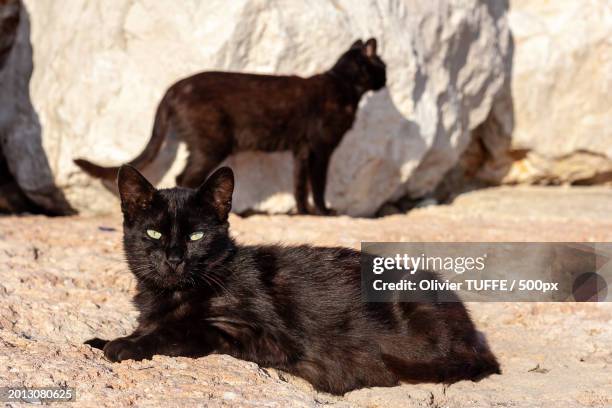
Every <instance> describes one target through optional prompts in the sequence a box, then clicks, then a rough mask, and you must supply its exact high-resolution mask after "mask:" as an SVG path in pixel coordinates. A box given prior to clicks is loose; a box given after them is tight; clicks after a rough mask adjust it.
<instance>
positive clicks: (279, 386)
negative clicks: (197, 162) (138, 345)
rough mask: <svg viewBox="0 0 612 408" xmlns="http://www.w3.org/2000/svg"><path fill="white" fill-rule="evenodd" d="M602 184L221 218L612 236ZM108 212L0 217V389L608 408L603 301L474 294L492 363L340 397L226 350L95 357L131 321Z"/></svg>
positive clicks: (375, 233) (251, 402) (609, 194)
mask: <svg viewBox="0 0 612 408" xmlns="http://www.w3.org/2000/svg"><path fill="white" fill-rule="evenodd" d="M611 209H612V190H610V189H597V188H585V189H578V188H573V189H569V190H568V189H562V188H548V189H544V188H515V189H512V188H501V189H491V190H483V191H479V192H474V193H470V194H466V195H463V196H461V197H459V198H458V199H457V200H456V201H455V202H454V203H453V204H452V205H450V206H438V207H428V208H423V209H417V210H415V211H413V212H411V213H410V214H408V215H396V216H392V217H386V218H383V219H351V218H348V217H335V218H319V217H288V216H274V217H268V216H254V217H250V218H239V217H232V219H231V223H232V231H233V234H234V236H235V237H236V238H237V239H238V240H239V241H240V242H244V243H246V242H248V243H257V242H284V243H302V242H307V243H313V244H319V245H343V246H349V247H355V248H358V247H359V244H360V242H361V241H612V211H611ZM120 222H121V220H120V216H119V214H116V215H113V216H107V217H103V218H79V217H73V218H63V219H60V218H55V219H50V218H44V217H4V218H0V266H1V267H2V269H1V274H2V275H1V279H0V387H1V386H21V385H25V386H51V385H68V386H74V387H76V388H77V401H78V402H77V404H76V405H75V406H91V407H101V406H104V407H106V406H108V407H115V406H130V405H132V406H156V407H165V406H253V407H255V406H257V407H260V406H261V407H263V406H265V407H289V406H296V407H315V406H336V407H421V406H422V407H459V406H461V407H465V406H467V407H482V406H495V407H552V406H554V407H577V406H589V407H610V406H612V353H611V348H612V347H611V346H612V326H611V325H610V320H611V318H612V304H609V303H608V304H570V303H564V304H560V303H556V304H553V303H548V304H543V303H539V304H535V303H522V304H520V303H513V304H510V303H472V304H470V305H469V307H470V309H471V311H472V314H473V316H474V320H475V321H476V323H477V325H478V327H479V329H480V330H482V331H484V332H485V333H486V334H487V337H488V340H489V343H490V345H491V347H492V348H493V350H494V351H495V353H496V354H497V355H498V357H499V359H500V361H501V364H502V367H503V371H504V373H503V374H502V375H499V376H493V377H490V378H488V379H485V380H483V381H481V382H479V383H471V382H461V383H457V384H454V385H452V386H450V387H444V386H442V385H435V384H424V385H407V384H406V385H402V386H399V387H394V388H374V389H364V390H359V391H354V392H352V393H349V394H347V395H345V396H344V397H342V398H338V397H333V396H330V395H327V394H323V393H317V392H314V391H313V390H312V388H311V387H310V385H308V384H307V383H306V382H304V381H303V380H300V379H298V378H295V377H292V376H290V375H287V374H285V373H282V372H277V371H275V370H271V369H265V368H260V367H258V366H257V365H255V364H252V363H247V362H243V361H240V360H236V359H233V358H231V357H228V356H209V357H205V358H200V359H197V360H192V359H187V358H169V357H161V356H156V357H155V358H154V359H153V360H152V361H144V362H131V361H130V362H123V363H121V364H113V363H110V362H108V361H106V360H105V359H104V358H103V356H102V353H101V352H100V351H98V350H93V349H91V348H89V347H88V346H84V345H82V342H83V341H84V340H86V339H88V338H90V337H93V336H95V335H97V336H100V337H106V338H113V337H116V336H119V335H124V334H126V333H128V332H130V331H131V329H132V328H133V326H134V321H135V317H136V314H135V311H134V309H133V307H132V305H131V303H130V297H131V295H132V294H133V287H134V280H133V278H132V277H131V275H130V273H129V272H128V270H127V268H126V266H125V264H124V262H123V256H122V253H121V243H120V240H121V232H120Z"/></svg>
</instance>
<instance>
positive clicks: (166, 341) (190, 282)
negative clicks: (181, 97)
mask: <svg viewBox="0 0 612 408" xmlns="http://www.w3.org/2000/svg"><path fill="white" fill-rule="evenodd" d="M118 183H119V191H120V195H121V208H122V211H123V214H124V239H123V242H124V249H125V253H126V257H127V260H128V264H129V267H130V269H131V271H132V273H133V274H134V275H135V277H136V280H137V288H138V293H137V295H136V296H135V298H134V302H135V304H136V307H137V308H138V310H139V311H140V316H139V318H138V327H137V329H136V330H135V331H134V332H133V333H132V334H130V335H129V336H126V337H120V338H118V339H115V340H112V341H106V340H101V339H92V340H89V341H88V342H87V344H90V345H92V346H94V347H97V348H101V349H103V350H104V355H105V356H106V357H107V358H108V359H109V360H111V361H122V360H126V359H134V360H141V359H148V358H151V357H152V356H153V355H155V354H162V355H168V356H190V357H199V356H205V355H207V354H211V353H220V354H229V355H231V356H234V357H237V358H241V359H244V360H249V361H253V362H255V363H257V364H260V365H262V366H265V367H274V368H278V369H281V370H284V371H286V372H289V373H291V374H295V375H297V376H300V377H302V378H305V379H306V380H308V381H309V382H310V383H312V384H313V385H314V387H315V388H316V389H318V390H321V391H327V392H330V393H332V394H343V393H345V392H348V391H351V390H353V389H356V388H361V387H372V386H393V385H397V384H398V382H399V381H407V382H445V383H450V382H454V381H458V380H463V379H467V380H478V379H481V378H483V377H485V376H487V375H489V374H492V373H499V372H500V371H499V365H498V363H497V361H496V359H495V357H494V356H493V354H492V353H491V352H490V351H489V349H488V348H487V346H486V345H485V344H484V343H483V342H482V341H481V339H480V336H479V335H478V332H477V331H476V330H475V328H474V325H473V323H472V321H471V320H470V317H469V315H468V313H467V311H466V309H465V308H464V306H463V304H461V303H368V302H364V301H362V298H361V282H360V277H361V273H360V254H359V252H357V251H354V250H351V249H345V248H315V247H310V246H305V245H304V246H297V247H283V246H272V245H271V246H241V245H237V244H236V243H235V242H234V240H233V239H232V238H231V237H230V236H229V234H228V228H229V224H228V213H229V211H230V208H231V200H232V192H233V188H234V177H233V173H232V171H231V170H230V169H229V168H227V167H224V168H221V169H219V170H217V171H216V172H215V173H214V174H213V175H212V176H210V178H209V179H208V180H207V181H206V182H205V183H204V184H203V185H202V186H201V187H199V188H198V189H197V190H190V189H185V188H173V189H167V190H156V189H155V188H154V187H153V186H152V185H151V184H150V183H149V182H148V181H147V180H146V179H145V178H144V177H143V176H142V175H141V174H140V173H139V172H138V171H137V170H136V169H134V168H133V167H129V166H123V167H122V168H121V169H120V171H119V175H118Z"/></svg>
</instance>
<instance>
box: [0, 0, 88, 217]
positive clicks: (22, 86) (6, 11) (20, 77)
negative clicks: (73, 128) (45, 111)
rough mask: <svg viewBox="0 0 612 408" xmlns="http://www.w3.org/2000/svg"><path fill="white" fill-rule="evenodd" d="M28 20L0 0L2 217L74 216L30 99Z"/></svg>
mask: <svg viewBox="0 0 612 408" xmlns="http://www.w3.org/2000/svg"><path fill="white" fill-rule="evenodd" d="M32 69H33V61H32V45H31V43H30V19H29V15H28V12H27V10H26V9H25V7H24V5H23V3H22V2H21V1H19V0H0V212H7V213H19V212H32V213H41V214H47V215H71V214H75V213H76V211H75V210H74V209H73V208H72V207H71V206H70V204H69V203H68V201H67V200H66V198H65V197H64V194H63V193H62V191H61V190H59V189H58V188H57V187H56V186H55V183H54V180H53V174H52V172H51V169H50V167H49V162H48V160H47V157H46V154H45V151H44V149H43V147H42V137H41V132H42V130H41V126H40V122H39V119H38V115H37V113H36V111H35V110H34V107H33V106H32V102H31V100H30V90H29V83H30V78H31V75H32Z"/></svg>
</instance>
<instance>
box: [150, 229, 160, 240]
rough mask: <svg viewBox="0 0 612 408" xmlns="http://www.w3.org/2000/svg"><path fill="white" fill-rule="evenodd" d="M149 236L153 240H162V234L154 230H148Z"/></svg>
mask: <svg viewBox="0 0 612 408" xmlns="http://www.w3.org/2000/svg"><path fill="white" fill-rule="evenodd" d="M147 235H148V236H149V237H151V238H153V239H160V238H161V232H157V231H155V230H152V229H148V230H147Z"/></svg>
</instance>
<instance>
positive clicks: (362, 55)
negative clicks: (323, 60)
mask: <svg viewBox="0 0 612 408" xmlns="http://www.w3.org/2000/svg"><path fill="white" fill-rule="evenodd" d="M376 48H377V45H376V39H375V38H370V39H369V40H367V41H366V42H365V43H364V42H363V41H362V40H357V41H355V42H354V43H353V45H351V48H349V50H348V51H346V52H345V53H344V54H342V56H341V57H340V59H338V62H336V65H334V67H333V68H332V71H333V72H336V73H337V74H339V75H342V76H343V77H345V78H347V79H349V80H351V81H352V82H353V83H354V84H355V85H356V86H358V87H359V88H361V89H363V90H364V91H370V90H372V91H377V90H379V89H381V88H382V87H384V86H385V84H386V83H387V67H386V65H385V63H384V62H383V60H382V59H381V58H380V57H379V56H378V54H377V53H376Z"/></svg>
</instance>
